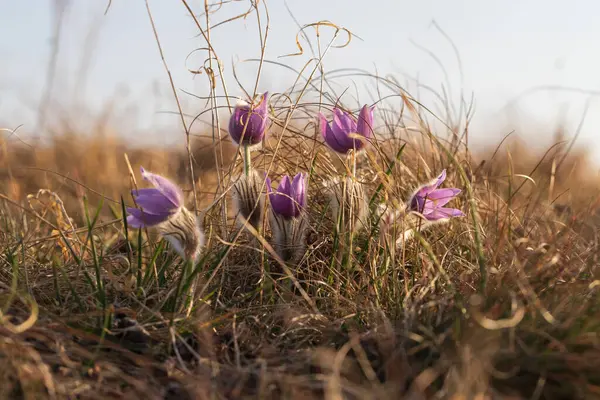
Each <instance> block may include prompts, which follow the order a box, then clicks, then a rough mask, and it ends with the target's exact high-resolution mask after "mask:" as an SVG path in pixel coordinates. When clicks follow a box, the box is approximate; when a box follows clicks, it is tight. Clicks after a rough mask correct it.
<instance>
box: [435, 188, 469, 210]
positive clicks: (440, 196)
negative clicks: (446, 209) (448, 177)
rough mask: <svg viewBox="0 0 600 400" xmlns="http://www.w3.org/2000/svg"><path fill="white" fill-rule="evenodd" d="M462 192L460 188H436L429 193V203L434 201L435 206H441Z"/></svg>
mask: <svg viewBox="0 0 600 400" xmlns="http://www.w3.org/2000/svg"><path fill="white" fill-rule="evenodd" d="M460 192H461V190H460V189H454V188H448V189H436V190H434V191H433V192H431V193H429V194H428V195H427V200H428V203H432V204H433V205H434V207H441V206H443V205H445V204H446V203H448V202H449V201H450V200H452V199H453V198H455V197H456V196H457V195H458V194H459V193H460Z"/></svg>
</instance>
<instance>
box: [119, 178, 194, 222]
mask: <svg viewBox="0 0 600 400" xmlns="http://www.w3.org/2000/svg"><path fill="white" fill-rule="evenodd" d="M141 171H142V177H143V178H144V179H145V180H147V181H148V182H150V183H152V185H154V188H147V189H138V190H133V191H132V194H133V197H134V199H135V202H136V204H137V205H138V206H140V207H141V208H142V210H139V209H137V208H131V207H128V208H127V212H128V213H129V215H128V216H127V225H129V226H130V227H132V228H143V227H146V226H154V225H158V224H160V223H162V222H165V221H167V220H168V219H169V218H170V217H171V216H173V215H174V214H176V213H177V212H178V211H179V210H180V209H181V207H182V206H183V193H182V192H181V189H180V188H179V187H178V186H177V185H175V184H174V183H173V182H171V181H170V180H168V179H167V178H164V177H162V176H160V175H157V174H153V173H151V172H148V171H146V170H145V169H144V168H143V167H142V168H141Z"/></svg>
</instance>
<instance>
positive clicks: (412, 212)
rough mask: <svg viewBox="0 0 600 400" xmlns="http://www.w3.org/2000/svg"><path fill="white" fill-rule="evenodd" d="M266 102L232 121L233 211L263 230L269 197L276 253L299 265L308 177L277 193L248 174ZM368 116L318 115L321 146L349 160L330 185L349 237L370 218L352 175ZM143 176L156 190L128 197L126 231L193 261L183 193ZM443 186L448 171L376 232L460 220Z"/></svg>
mask: <svg viewBox="0 0 600 400" xmlns="http://www.w3.org/2000/svg"><path fill="white" fill-rule="evenodd" d="M268 102H269V97H268V93H267V92H265V93H263V94H262V95H261V96H259V98H258V101H252V102H251V103H247V102H241V103H239V104H238V105H237V106H236V107H235V109H234V111H233V113H232V115H231V118H230V120H229V135H230V137H231V139H232V140H233V141H234V142H235V143H236V144H237V145H238V146H239V148H240V149H243V150H244V153H243V154H244V174H243V175H242V176H240V177H239V178H238V179H237V180H236V182H235V183H234V186H233V197H234V204H235V206H236V209H237V211H238V216H240V217H243V219H242V221H247V222H248V223H249V224H250V225H252V226H253V227H254V228H256V229H260V227H261V226H262V223H263V210H264V209H265V207H264V204H265V199H267V198H268V200H269V204H270V213H269V223H270V227H271V231H272V233H273V240H274V247H275V249H276V251H277V253H278V254H279V255H280V256H281V257H282V258H283V259H284V260H285V261H287V262H296V261H298V260H299V259H300V258H301V256H302V254H303V253H304V249H305V241H306V232H307V217H306V211H305V210H306V207H307V189H308V184H307V175H306V174H305V173H303V172H300V173H298V174H296V175H295V176H294V177H293V178H291V177H290V176H287V175H286V176H283V177H282V178H281V180H280V182H279V185H278V187H277V188H276V189H274V188H273V187H272V184H271V179H270V178H269V177H267V176H265V178H264V180H263V179H262V178H261V176H260V174H259V173H258V172H257V171H255V170H254V169H252V163H251V157H250V148H251V147H252V148H253V147H255V146H256V145H258V144H260V143H261V142H262V141H264V140H265V137H266V131H267V128H268V125H269V121H270V118H269V107H268ZM373 113H374V107H373V106H369V105H364V106H363V107H362V108H361V110H360V112H359V114H358V118H355V117H354V116H353V115H352V114H351V113H348V112H346V111H343V110H341V109H339V108H337V107H335V108H334V109H333V116H332V119H331V120H330V121H329V120H327V118H326V117H325V115H323V114H321V113H319V116H318V119H319V128H320V132H321V135H322V137H323V140H324V142H325V144H326V145H327V146H328V147H329V148H330V149H331V150H333V151H334V152H336V153H338V154H340V155H348V154H353V155H354V156H353V157H350V158H346V159H347V160H351V162H352V163H353V168H352V171H353V172H352V173H351V174H349V175H346V176H343V177H341V179H339V178H334V179H333V180H332V182H333V183H332V182H329V183H327V187H328V190H329V193H330V205H331V209H332V210H333V213H334V217H335V218H336V220H337V221H338V225H337V229H340V230H342V229H345V230H346V231H350V232H351V233H350V234H351V235H353V234H354V231H355V230H357V229H359V228H360V227H361V226H365V224H364V222H365V220H366V217H367V214H368V206H367V203H368V202H367V196H366V192H365V189H364V187H363V185H362V183H361V182H360V181H359V180H358V179H357V177H356V176H355V174H356V172H355V171H356V156H357V155H359V154H360V153H362V151H363V150H364V149H365V148H366V147H367V145H368V144H369V143H370V142H371V141H372V140H373V139H374V131H373ZM141 171H142V177H143V178H144V179H145V180H146V181H148V182H150V183H151V184H152V185H153V186H154V188H147V189H139V190H134V191H133V197H134V199H135V202H136V204H137V206H138V208H128V209H127V211H128V213H129V215H128V217H127V223H128V225H129V226H130V227H132V228H144V227H157V229H158V231H159V233H160V234H161V235H162V236H163V237H164V238H165V239H166V240H168V241H169V242H170V243H171V245H172V246H173V247H174V249H175V250H176V251H177V252H178V253H179V254H180V255H181V256H182V257H184V258H186V259H193V260H195V259H196V258H197V257H198V255H199V253H200V249H201V246H202V245H203V242H204V234H203V232H202V230H201V229H200V225H199V223H198V220H197V218H196V217H195V216H194V215H193V214H192V213H191V212H190V211H188V210H187V209H186V208H185V207H184V199H183V193H182V191H181V189H180V188H179V187H178V186H177V185H175V184H174V183H173V182H171V181H170V180H168V179H166V178H164V177H162V176H160V175H157V174H153V173H151V172H148V171H146V170H144V169H143V168H142V170H141ZM445 179H446V170H443V171H442V173H441V174H440V175H439V176H438V177H437V178H436V179H434V180H433V181H431V182H429V183H427V184H424V185H422V186H420V187H419V188H417V189H416V190H415V192H414V193H413V194H412V196H410V198H409V199H408V201H407V202H406V203H404V204H402V206H401V207H400V208H399V209H393V208H390V207H388V206H385V207H384V210H383V211H381V213H380V214H381V215H380V226H381V232H384V233H385V234H387V232H389V231H390V227H391V226H392V225H396V224H398V222H399V221H400V222H403V223H405V224H410V226H408V227H406V226H405V227H404V228H403V229H402V232H403V233H402V235H401V239H402V240H407V239H408V238H410V237H412V235H413V233H414V232H415V230H416V229H418V227H426V226H429V225H431V224H433V223H438V222H444V221H447V220H449V219H450V218H452V217H460V216H463V215H464V214H463V212H462V211H460V210H459V209H455V208H448V207H445V205H446V204H447V203H448V202H449V201H450V200H452V199H454V198H455V197H456V196H457V195H458V194H459V193H460V189H456V188H443V189H442V188H440V186H441V184H442V183H443V182H444V180H445ZM263 185H264V186H263Z"/></svg>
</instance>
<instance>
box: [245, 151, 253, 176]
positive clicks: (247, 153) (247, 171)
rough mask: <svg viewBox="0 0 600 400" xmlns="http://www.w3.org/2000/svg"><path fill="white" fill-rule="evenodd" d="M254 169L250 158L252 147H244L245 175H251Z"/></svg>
mask: <svg viewBox="0 0 600 400" xmlns="http://www.w3.org/2000/svg"><path fill="white" fill-rule="evenodd" d="M251 169H252V158H251V157H250V146H248V145H244V174H245V175H246V176H249V175H250V170H251Z"/></svg>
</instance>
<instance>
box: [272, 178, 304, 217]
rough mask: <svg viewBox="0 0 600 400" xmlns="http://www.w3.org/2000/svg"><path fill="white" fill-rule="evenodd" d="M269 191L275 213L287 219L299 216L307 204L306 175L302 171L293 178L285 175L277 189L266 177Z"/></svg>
mask: <svg viewBox="0 0 600 400" xmlns="http://www.w3.org/2000/svg"><path fill="white" fill-rule="evenodd" d="M266 185H267V193H268V194H269V201H270V202H271V208H272V209H273V212H274V213H275V214H278V215H280V216H282V217H283V218H286V219H291V218H298V217H299V216H300V213H301V212H302V210H303V209H304V207H305V206H306V175H305V174H304V173H302V172H300V173H299V174H297V175H296V176H295V177H294V179H293V180H290V177H289V176H287V175H286V176H284V177H283V179H282V180H281V182H280V183H279V187H278V188H277V190H273V189H272V188H271V180H270V179H269V178H266Z"/></svg>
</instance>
